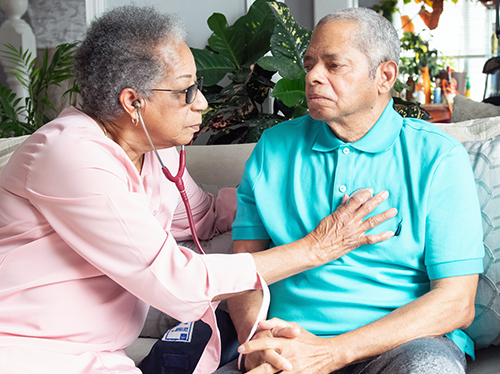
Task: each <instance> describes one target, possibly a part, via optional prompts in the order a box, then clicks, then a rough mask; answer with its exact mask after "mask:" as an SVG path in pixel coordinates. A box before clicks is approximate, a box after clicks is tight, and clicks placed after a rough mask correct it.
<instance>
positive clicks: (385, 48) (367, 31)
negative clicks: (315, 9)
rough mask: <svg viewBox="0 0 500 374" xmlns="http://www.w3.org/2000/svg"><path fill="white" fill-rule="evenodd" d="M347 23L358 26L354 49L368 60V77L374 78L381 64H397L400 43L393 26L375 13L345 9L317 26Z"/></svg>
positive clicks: (329, 15) (324, 19)
mask: <svg viewBox="0 0 500 374" xmlns="http://www.w3.org/2000/svg"><path fill="white" fill-rule="evenodd" d="M334 21H348V22H355V23H357V24H358V25H359V30H358V32H357V33H356V35H354V36H353V39H352V40H353V42H354V44H355V47H356V48H357V49H358V50H360V51H361V52H363V53H364V54H365V55H366V57H367V58H368V62H369V65H370V77H371V78H375V75H376V74H377V68H378V67H379V66H380V64H381V63H382V62H385V61H394V62H395V63H396V64H399V52H400V49H401V42H400V41H399V36H398V33H397V32H396V29H395V28H394V26H393V25H392V24H391V23H390V22H389V21H388V20H387V19H385V18H384V17H382V16H381V15H380V14H378V13H377V12H375V11H373V10H371V9H367V8H347V9H342V10H339V11H336V12H334V13H331V14H328V15H327V16H325V17H323V18H322V19H321V20H320V21H319V22H318V25H317V26H320V25H322V24H325V23H327V22H334Z"/></svg>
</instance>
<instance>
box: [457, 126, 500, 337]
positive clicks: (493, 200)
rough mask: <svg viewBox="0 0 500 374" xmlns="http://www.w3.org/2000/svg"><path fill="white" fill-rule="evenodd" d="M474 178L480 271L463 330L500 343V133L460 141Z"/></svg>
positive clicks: (473, 335)
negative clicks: (480, 226)
mask: <svg viewBox="0 0 500 374" xmlns="http://www.w3.org/2000/svg"><path fill="white" fill-rule="evenodd" d="M463 145H464V147H465V148H466V149H467V151H468V152H469V156H470V159H471V165H472V168H473V171H474V177H475V179H476V187H477V191H478V196H479V201H480V204H481V215H482V218H483V220H482V221H483V231H484V249H485V257H484V273H483V274H481V275H480V276H479V284H478V290H477V295H476V303H475V304H476V317H475V319H474V322H473V323H472V325H471V326H470V327H469V328H468V329H467V330H466V332H467V334H469V336H470V337H471V338H472V339H474V341H475V342H476V346H477V347H487V346H489V345H490V344H494V345H500V287H499V286H500V135H497V136H495V137H493V138H491V139H489V140H481V141H469V142H464V143H463Z"/></svg>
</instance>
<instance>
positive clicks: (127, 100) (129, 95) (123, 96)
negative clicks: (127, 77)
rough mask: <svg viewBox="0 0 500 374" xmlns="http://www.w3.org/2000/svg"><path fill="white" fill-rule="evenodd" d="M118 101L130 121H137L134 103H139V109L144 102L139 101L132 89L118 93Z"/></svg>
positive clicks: (125, 89)
mask: <svg viewBox="0 0 500 374" xmlns="http://www.w3.org/2000/svg"><path fill="white" fill-rule="evenodd" d="M119 100H120V103H121V104H122V107H123V110H124V111H125V113H127V114H128V115H129V116H130V117H131V118H132V121H134V120H137V119H138V114H137V108H136V105H134V102H135V101H139V104H140V108H142V107H143V105H144V100H141V98H140V97H139V95H138V94H137V92H136V91H135V90H134V89H132V88H124V89H123V90H122V92H120V96H119Z"/></svg>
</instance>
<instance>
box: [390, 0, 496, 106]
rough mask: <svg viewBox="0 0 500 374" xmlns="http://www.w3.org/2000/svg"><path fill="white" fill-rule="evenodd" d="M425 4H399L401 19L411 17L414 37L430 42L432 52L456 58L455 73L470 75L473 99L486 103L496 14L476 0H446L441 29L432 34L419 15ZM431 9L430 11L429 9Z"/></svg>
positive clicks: (396, 23) (440, 21)
mask: <svg viewBox="0 0 500 374" xmlns="http://www.w3.org/2000/svg"><path fill="white" fill-rule="evenodd" d="M421 6H422V3H420V4H416V3H415V2H414V1H412V2H411V3H410V4H404V2H403V0H399V3H398V8H399V10H400V13H401V15H408V16H409V17H410V19H412V21H413V24H414V25H415V33H417V34H420V36H421V37H422V39H423V40H429V46H430V48H431V49H436V50H438V52H440V53H439V55H444V56H448V57H454V70H455V71H459V72H467V76H468V77H469V78H470V84H471V98H472V99H473V100H476V101H481V100H482V99H483V93H484V88H485V80H486V75H485V74H483V73H482V70H483V66H484V63H485V62H486V60H487V59H488V58H490V57H491V56H492V50H491V44H492V39H491V37H492V34H493V33H494V24H493V23H494V18H495V10H494V9H487V8H486V7H485V6H484V5H482V4H481V3H480V2H478V1H476V0H472V1H471V0H458V2H457V3H456V4H454V3H453V2H452V1H451V0H444V6H443V13H442V14H441V17H440V19H439V25H438V27H437V28H436V29H434V30H429V29H428V28H427V27H426V26H425V24H424V23H423V21H422V20H421V18H420V17H419V16H418V12H419V10H420V8H421ZM428 9H429V8H428ZM396 15H397V13H395V14H394V16H395V17H394V18H395V21H394V23H395V26H396V28H397V29H398V32H400V33H401V36H402V34H403V31H402V30H401V21H400V20H399V19H398V17H396Z"/></svg>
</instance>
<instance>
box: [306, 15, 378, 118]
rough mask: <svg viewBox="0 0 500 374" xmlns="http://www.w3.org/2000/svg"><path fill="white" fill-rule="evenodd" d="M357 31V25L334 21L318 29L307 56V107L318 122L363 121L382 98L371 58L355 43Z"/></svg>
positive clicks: (313, 36)
mask: <svg viewBox="0 0 500 374" xmlns="http://www.w3.org/2000/svg"><path fill="white" fill-rule="evenodd" d="M357 29H358V25H357V24H355V23H353V22H347V21H333V22H328V23H326V24H323V25H321V26H319V27H317V28H316V30H314V33H313V35H312V37H311V43H310V44H309V47H308V49H307V52H306V54H305V56H304V67H305V68H306V71H307V75H306V96H307V104H308V106H309V113H310V114H311V117H313V118H314V119H317V120H321V121H324V122H326V123H331V122H337V123H342V124H345V123H346V122H347V121H348V120H349V119H350V118H354V117H356V118H363V114H364V113H368V112H367V111H369V110H371V108H373V104H374V102H375V101H376V100H377V98H378V89H377V84H376V82H377V79H372V78H370V75H369V64H368V59H367V57H366V56H365V55H364V54H363V53H362V52H361V51H359V50H358V49H356V48H355V47H354V46H353V43H352V42H351V39H352V36H353V35H354V34H355V33H356V32H357ZM353 116H354V117H353Z"/></svg>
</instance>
